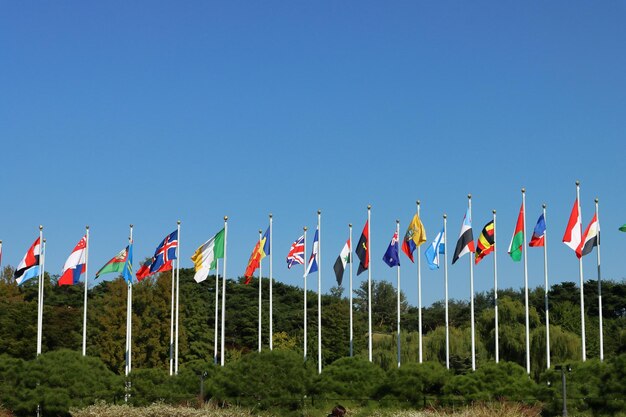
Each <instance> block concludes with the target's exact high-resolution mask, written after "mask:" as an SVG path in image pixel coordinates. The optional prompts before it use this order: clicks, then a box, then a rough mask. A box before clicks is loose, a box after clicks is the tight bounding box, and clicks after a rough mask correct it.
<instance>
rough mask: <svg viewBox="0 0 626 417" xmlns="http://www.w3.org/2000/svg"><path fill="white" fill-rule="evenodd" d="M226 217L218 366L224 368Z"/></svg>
mask: <svg viewBox="0 0 626 417" xmlns="http://www.w3.org/2000/svg"><path fill="white" fill-rule="evenodd" d="M227 243H228V216H224V267H223V268H224V269H223V271H222V338H221V341H220V342H221V354H220V365H221V366H224V354H225V353H226V352H224V337H225V336H226V332H225V329H226V252H227V249H228V246H227Z"/></svg>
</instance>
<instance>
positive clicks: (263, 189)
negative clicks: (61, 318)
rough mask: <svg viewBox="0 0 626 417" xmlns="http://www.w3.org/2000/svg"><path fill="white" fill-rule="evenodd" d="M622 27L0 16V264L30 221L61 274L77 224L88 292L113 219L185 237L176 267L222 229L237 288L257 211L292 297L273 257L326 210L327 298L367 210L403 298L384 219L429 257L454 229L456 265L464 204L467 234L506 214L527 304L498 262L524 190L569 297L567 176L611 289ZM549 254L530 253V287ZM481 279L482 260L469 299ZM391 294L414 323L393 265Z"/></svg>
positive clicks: (371, 9) (622, 245) (620, 145)
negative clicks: (413, 221)
mask: <svg viewBox="0 0 626 417" xmlns="http://www.w3.org/2000/svg"><path fill="white" fill-rule="evenodd" d="M625 20H626V2H625V1H623V0H622V1H604V2H581V1H554V2H548V3H546V2H523V3H520V2H513V1H480V2H461V1H459V2H449V1H441V2H425V1H406V2H391V3H390V2H368V1H358V2H357V1H347V2H337V1H320V2H314V3H307V2H293V1H285V2H275V1H268V2H241V1H225V2H217V1H210V2H209V1H189V2H184V3H181V2H174V1H171V2H159V1H136V2H127V1H107V2H84V1H62V2H9V1H3V2H2V3H0V43H1V44H2V47H1V48H0V62H2V65H0V91H1V94H0V141H1V144H2V146H1V151H0V152H1V155H2V169H1V174H0V189H1V190H2V193H3V196H4V199H3V204H2V209H1V211H0V213H1V215H0V239H2V240H3V241H4V254H3V259H2V260H3V264H4V265H6V264H11V265H16V264H17V263H18V262H19V261H20V259H21V257H22V256H23V255H24V252H25V251H26V249H27V248H28V246H29V245H30V244H31V243H32V241H33V240H34V239H35V237H36V236H37V232H38V229H37V227H38V225H39V224H43V225H44V226H45V236H46V238H47V240H48V257H47V262H46V269H47V270H48V271H49V272H51V273H60V271H61V268H62V266H63V263H64V262H65V259H66V257H67V256H68V254H69V252H70V251H71V249H72V248H73V247H74V245H75V244H76V242H77V241H78V240H79V238H80V236H81V235H82V234H83V232H84V226H85V225H86V224H89V225H90V226H91V251H90V260H91V262H90V271H91V275H93V272H95V271H96V270H97V269H98V268H99V267H100V266H102V264H103V263H104V262H106V261H107V260H108V259H110V258H111V257H112V256H113V255H114V254H116V253H117V252H118V251H119V250H120V249H121V248H122V247H123V246H124V245H125V244H126V238H127V234H128V224H129V223H134V224H135V242H136V246H135V258H136V260H141V259H143V258H144V257H147V256H151V255H152V253H153V251H154V249H155V247H156V245H157V243H158V242H159V241H160V240H161V239H162V238H163V237H164V236H165V235H166V234H168V233H169V232H171V231H172V230H174V229H175V227H176V220H178V219H180V220H181V221H182V231H181V250H182V255H183V257H182V259H183V261H182V265H183V266H184V267H191V266H192V263H191V261H190V260H189V257H190V255H191V254H192V253H193V251H194V250H195V248H196V247H197V246H198V245H200V244H201V243H202V242H204V241H205V240H206V239H207V238H208V237H210V236H211V235H212V234H214V233H215V232H217V231H218V230H219V229H220V228H221V227H222V224H223V222H222V217H223V216H224V215H228V216H229V217H230V221H229V237H228V241H229V247H228V254H229V260H228V276H229V277H231V278H232V277H235V276H239V275H242V274H243V271H244V269H245V265H246V261H247V259H248V256H249V254H250V251H251V250H252V247H253V246H254V243H255V241H256V239H257V238H258V229H260V228H262V229H265V228H266V227H267V224H268V218H267V216H268V213H270V212H272V213H274V218H275V222H274V231H275V234H274V275H275V278H276V279H277V280H279V281H282V282H285V283H288V284H294V285H302V278H301V270H300V269H297V270H289V271H288V270H287V268H286V266H285V262H284V257H285V255H286V253H287V251H288V249H289V246H290V244H291V242H292V241H293V240H294V239H295V238H297V237H298V236H299V235H300V234H301V231H302V226H304V225H307V226H309V227H310V228H314V226H315V222H316V211H317V209H318V208H319V209H321V210H322V233H323V237H322V239H323V240H322V279H323V291H327V290H328V289H329V288H330V287H331V286H332V285H333V284H334V283H335V278H334V274H333V272H332V264H333V262H334V260H335V258H336V257H337V255H338V254H339V251H340V249H341V247H342V246H343V244H344V242H345V240H346V239H347V234H348V230H347V225H348V223H350V222H351V223H353V224H354V225H355V232H354V235H355V240H356V239H358V235H359V233H360V229H361V228H362V227H363V224H364V222H365V220H366V215H367V210H366V207H367V204H372V206H373V209H372V271H373V278H374V279H377V280H381V279H385V280H389V281H391V282H393V283H394V285H395V269H394V270H392V269H389V268H388V267H387V266H386V265H385V264H384V263H383V262H382V260H381V258H382V255H383V253H384V252H385V249H386V247H387V245H388V243H389V240H390V239H391V236H392V234H393V231H394V228H395V220H396V219H400V221H401V229H402V233H404V230H405V228H406V225H407V223H408V221H409V220H410V218H411V216H412V214H413V212H414V210H415V200H417V199H419V200H421V201H422V218H423V221H424V224H425V226H426V229H427V233H428V238H429V241H430V240H431V239H432V238H433V237H434V236H435V234H436V233H437V231H438V230H439V229H440V227H441V218H442V214H443V213H447V214H448V218H449V223H448V225H449V245H450V246H453V245H454V242H455V241H456V239H457V237H458V233H459V230H460V227H461V222H462V217H463V214H464V212H465V209H466V206H467V198H466V195H467V193H472V195H473V196H474V198H473V213H474V215H473V221H474V234H475V236H478V234H479V232H480V230H481V229H482V227H483V225H484V224H485V223H486V222H487V221H488V220H489V219H490V218H491V210H492V209H496V210H497V211H498V230H497V233H498V246H499V251H500V252H499V254H498V261H499V262H498V264H499V277H500V286H501V287H514V288H520V287H521V286H522V285H523V272H522V265H521V264H517V263H513V262H512V261H511V260H510V259H509V258H508V256H507V255H506V254H505V252H506V249H507V248H508V244H509V241H510V239H511V235H512V233H513V229H514V226H515V220H516V217H517V213H518V210H519V206H520V203H521V194H520V188H521V187H526V188H527V190H528V192H527V213H528V229H529V231H528V232H529V233H531V229H532V227H533V226H534V223H535V221H536V219H537V217H538V216H539V214H540V211H541V204H542V203H544V202H545V203H547V205H548V233H549V234H548V236H549V256H550V273H551V274H550V280H551V282H552V283H556V282H561V281H564V280H568V281H575V282H577V280H578V263H577V260H576V258H575V256H574V254H573V253H572V251H571V250H570V249H569V248H568V247H566V246H565V245H563V244H562V243H560V241H561V237H562V235H563V231H564V229H565V225H566V223H567V218H568V216H569V212H570V209H571V206H572V203H573V202H574V198H575V185H574V182H575V180H577V179H579V180H580V181H581V184H582V185H581V203H582V214H583V223H584V224H585V226H586V224H587V223H588V222H589V220H590V218H591V215H592V211H593V200H594V198H595V197H598V198H599V199H600V223H601V227H602V238H603V241H602V260H603V276H604V278H607V279H609V278H610V279H616V280H621V279H622V278H623V277H624V276H625V271H626V263H625V261H624V256H623V253H624V250H625V249H626V234H623V233H622V234H620V232H619V231H617V228H618V226H620V225H621V224H623V223H624V222H626V210H624V207H626V194H625V192H624V191H625V189H626V187H625V185H626V180H625V179H624V173H623V172H624V168H623V167H624V153H625V152H624V151H625V150H626V145H625V142H624V139H625V135H626V54H625V53H624V45H626V24H625V23H626V22H625ZM309 237H310V238H312V234H310V235H309ZM310 243H311V241H310V240H309V242H308V245H309V246H310ZM422 248H423V247H422ZM542 256H543V255H542V251H541V250H538V249H531V251H530V252H529V271H530V275H529V281H530V285H531V286H532V287H534V286H538V285H542V284H543V257H542ZM307 257H308V254H307ZM450 258H451V256H450ZM467 262H468V261H467V258H463V259H461V261H460V262H459V263H458V264H455V265H454V266H451V267H450V268H449V279H450V288H451V289H450V296H451V297H453V298H458V299H468V298H469V273H468V267H467ZM137 266H138V265H136V267H137ZM365 275H366V274H363V275H361V276H359V277H358V278H355V279H356V282H357V283H358V282H360V281H361V280H362V279H365ZM492 276H493V270H492V260H491V259H489V258H487V260H485V261H483V262H482V263H481V264H479V265H478V266H477V267H476V268H475V279H476V290H477V291H486V290H489V289H490V288H492V283H493V278H492ZM402 277H403V278H402V287H403V290H404V291H405V292H406V293H407V295H408V297H409V301H410V302H411V303H412V304H416V302H417V289H416V270H415V267H414V265H412V264H410V262H409V261H408V260H407V259H406V258H404V257H403V258H402ZM585 277H586V278H587V279H595V277H596V273H595V252H594V253H593V254H592V255H590V256H587V257H586V258H585ZM311 281H312V282H311V283H310V284H309V287H312V286H313V287H314V282H313V281H314V280H313V279H312V280H311ZM423 283H424V290H423V291H424V296H423V297H424V303H425V304H426V305H428V304H430V303H432V302H433V301H435V300H439V299H442V298H443V273H442V271H439V272H431V271H428V270H426V269H424V271H423ZM355 285H356V284H355Z"/></svg>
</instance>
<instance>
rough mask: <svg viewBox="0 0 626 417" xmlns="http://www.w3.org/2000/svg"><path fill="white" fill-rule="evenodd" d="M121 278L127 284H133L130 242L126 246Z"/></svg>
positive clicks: (131, 247) (131, 245)
mask: <svg viewBox="0 0 626 417" xmlns="http://www.w3.org/2000/svg"><path fill="white" fill-rule="evenodd" d="M170 269H171V267H170ZM122 277H123V278H124V279H125V280H126V282H128V283H129V284H132V283H133V243H132V242H131V243H130V245H128V256H127V257H126V262H124V268H123V269H122Z"/></svg>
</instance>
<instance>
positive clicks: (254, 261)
mask: <svg viewBox="0 0 626 417" xmlns="http://www.w3.org/2000/svg"><path fill="white" fill-rule="evenodd" d="M269 232H270V229H269V227H268V228H267V230H266V231H265V234H264V235H263V237H262V238H261V240H259V241H258V242H257V243H256V245H254V249H252V253H251V254H250V258H249V259H248V265H247V266H246V270H245V272H244V273H243V276H244V278H245V279H246V281H245V284H246V285H247V284H249V283H250V281H251V278H252V275H254V271H256V270H257V268H258V267H259V265H261V259H263V258H265V256H266V255H268V252H269ZM266 243H267V252H265V250H266V249H265V247H266Z"/></svg>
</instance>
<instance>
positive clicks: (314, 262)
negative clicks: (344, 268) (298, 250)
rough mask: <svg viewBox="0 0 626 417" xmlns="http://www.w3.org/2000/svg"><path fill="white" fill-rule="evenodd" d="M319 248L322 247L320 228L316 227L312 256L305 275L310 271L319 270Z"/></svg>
mask: <svg viewBox="0 0 626 417" xmlns="http://www.w3.org/2000/svg"><path fill="white" fill-rule="evenodd" d="M319 249H320V244H319V234H318V230H317V229H316V230H315V236H314V237H313V248H311V257H310V258H309V264H308V266H307V268H306V272H305V273H304V276H305V277H306V276H307V275H309V274H310V273H313V272H317V268H318V259H317V256H318V253H319Z"/></svg>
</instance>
